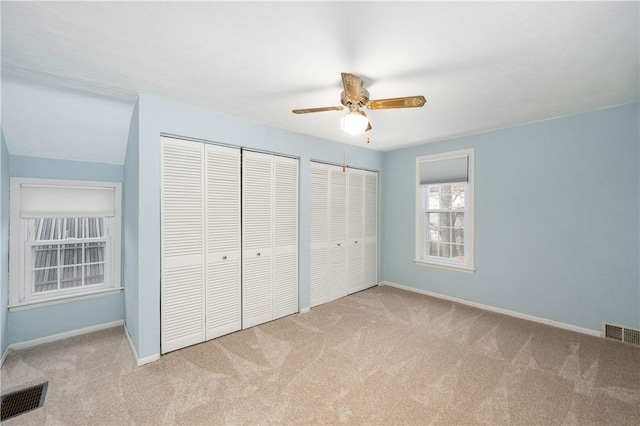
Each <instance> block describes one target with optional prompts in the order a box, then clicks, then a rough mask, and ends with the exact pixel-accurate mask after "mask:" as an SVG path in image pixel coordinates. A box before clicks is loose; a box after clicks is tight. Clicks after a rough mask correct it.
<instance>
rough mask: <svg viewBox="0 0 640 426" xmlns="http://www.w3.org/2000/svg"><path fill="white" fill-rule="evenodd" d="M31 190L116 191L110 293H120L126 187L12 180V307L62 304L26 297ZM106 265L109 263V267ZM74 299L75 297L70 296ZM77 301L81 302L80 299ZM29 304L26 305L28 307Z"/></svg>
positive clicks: (70, 182) (82, 181) (114, 183)
mask: <svg viewBox="0 0 640 426" xmlns="http://www.w3.org/2000/svg"><path fill="white" fill-rule="evenodd" d="M23 185H28V186H44V187H50V186H52V187H66V188H93V189H109V190H113V191H114V212H115V214H114V216H112V217H113V226H112V227H111V230H110V233H111V248H110V254H111V256H110V268H109V269H110V271H109V272H110V280H109V281H110V282H109V290H111V291H120V290H119V289H120V288H121V283H120V274H121V267H122V265H121V258H122V241H121V239H122V217H121V216H122V183H121V182H98V181H84V180H62V179H44V178H22V177H12V178H11V179H10V193H9V195H10V198H11V203H9V228H10V229H9V235H10V236H11V237H10V238H9V254H10V256H9V262H10V264H9V304H10V305H9V307H12V306H13V307H14V308H15V307H17V306H18V305H20V306H22V305H25V306H26V305H30V304H31V303H30V302H34V303H40V306H43V305H44V304H45V303H44V302H48V301H52V302H56V303H60V302H59V301H58V300H59V299H61V297H62V296H61V295H60V296H59V297H56V296H53V297H51V298H44V297H43V298H42V299H29V298H28V297H27V295H26V294H25V280H26V275H25V262H26V259H25V251H24V247H25V240H24V238H25V236H24V233H23V229H22V226H23V225H22V224H23V218H22V217H21V213H20V208H21V201H20V197H21V187H22V186H23ZM105 265H106V263H105ZM94 293H97V291H96V292H94V291H86V292H85V291H79V292H78V293H77V294H82V295H87V294H94ZM68 297H70V298H71V297H74V296H68ZM76 300H77V299H76ZM24 302H26V303H24Z"/></svg>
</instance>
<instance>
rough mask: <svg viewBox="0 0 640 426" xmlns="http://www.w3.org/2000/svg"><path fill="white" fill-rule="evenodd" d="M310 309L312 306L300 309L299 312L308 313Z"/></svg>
mask: <svg viewBox="0 0 640 426" xmlns="http://www.w3.org/2000/svg"><path fill="white" fill-rule="evenodd" d="M309 311H311V308H303V309H300V312H299V313H300V314H306V313H307V312H309Z"/></svg>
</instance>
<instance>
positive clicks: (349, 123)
mask: <svg viewBox="0 0 640 426" xmlns="http://www.w3.org/2000/svg"><path fill="white" fill-rule="evenodd" d="M368 125H369V120H368V119H367V116H366V115H365V114H364V112H362V111H360V110H357V109H353V110H349V112H347V113H346V114H345V115H343V116H342V118H341V119H340V127H342V130H343V131H344V132H346V133H349V134H350V135H359V134H360V133H364V131H365V130H366V129H367V126H368Z"/></svg>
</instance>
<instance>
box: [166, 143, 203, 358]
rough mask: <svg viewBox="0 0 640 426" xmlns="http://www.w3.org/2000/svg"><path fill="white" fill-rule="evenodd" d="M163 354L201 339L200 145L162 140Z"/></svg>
mask: <svg viewBox="0 0 640 426" xmlns="http://www.w3.org/2000/svg"><path fill="white" fill-rule="evenodd" d="M161 144H162V150H161V237H160V238H161V257H162V262H161V265H162V270H161V351H162V353H166V352H169V351H173V350H176V349H180V348H182V347H185V346H189V345H192V344H195V343H198V342H201V341H203V340H204V337H205V324H204V322H205V312H204V279H205V277H204V257H205V250H204V238H203V235H204V232H205V229H204V205H203V194H204V182H203V177H202V176H203V158H204V156H203V147H202V144H197V143H192V142H187V141H182V140H177V139H171V138H165V137H163V138H162V140H161Z"/></svg>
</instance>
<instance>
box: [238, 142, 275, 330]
mask: <svg viewBox="0 0 640 426" xmlns="http://www.w3.org/2000/svg"><path fill="white" fill-rule="evenodd" d="M242 239H243V252H244V257H243V261H242V263H243V265H242V276H243V277H242V280H243V283H242V328H248V327H253V326H254V325H258V324H262V323H263V322H266V321H270V320H271V319H272V294H273V293H272V286H273V281H272V276H273V270H272V263H273V259H272V240H273V156H272V155H270V154H263V153H258V152H251V151H244V152H243V153H242Z"/></svg>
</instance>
